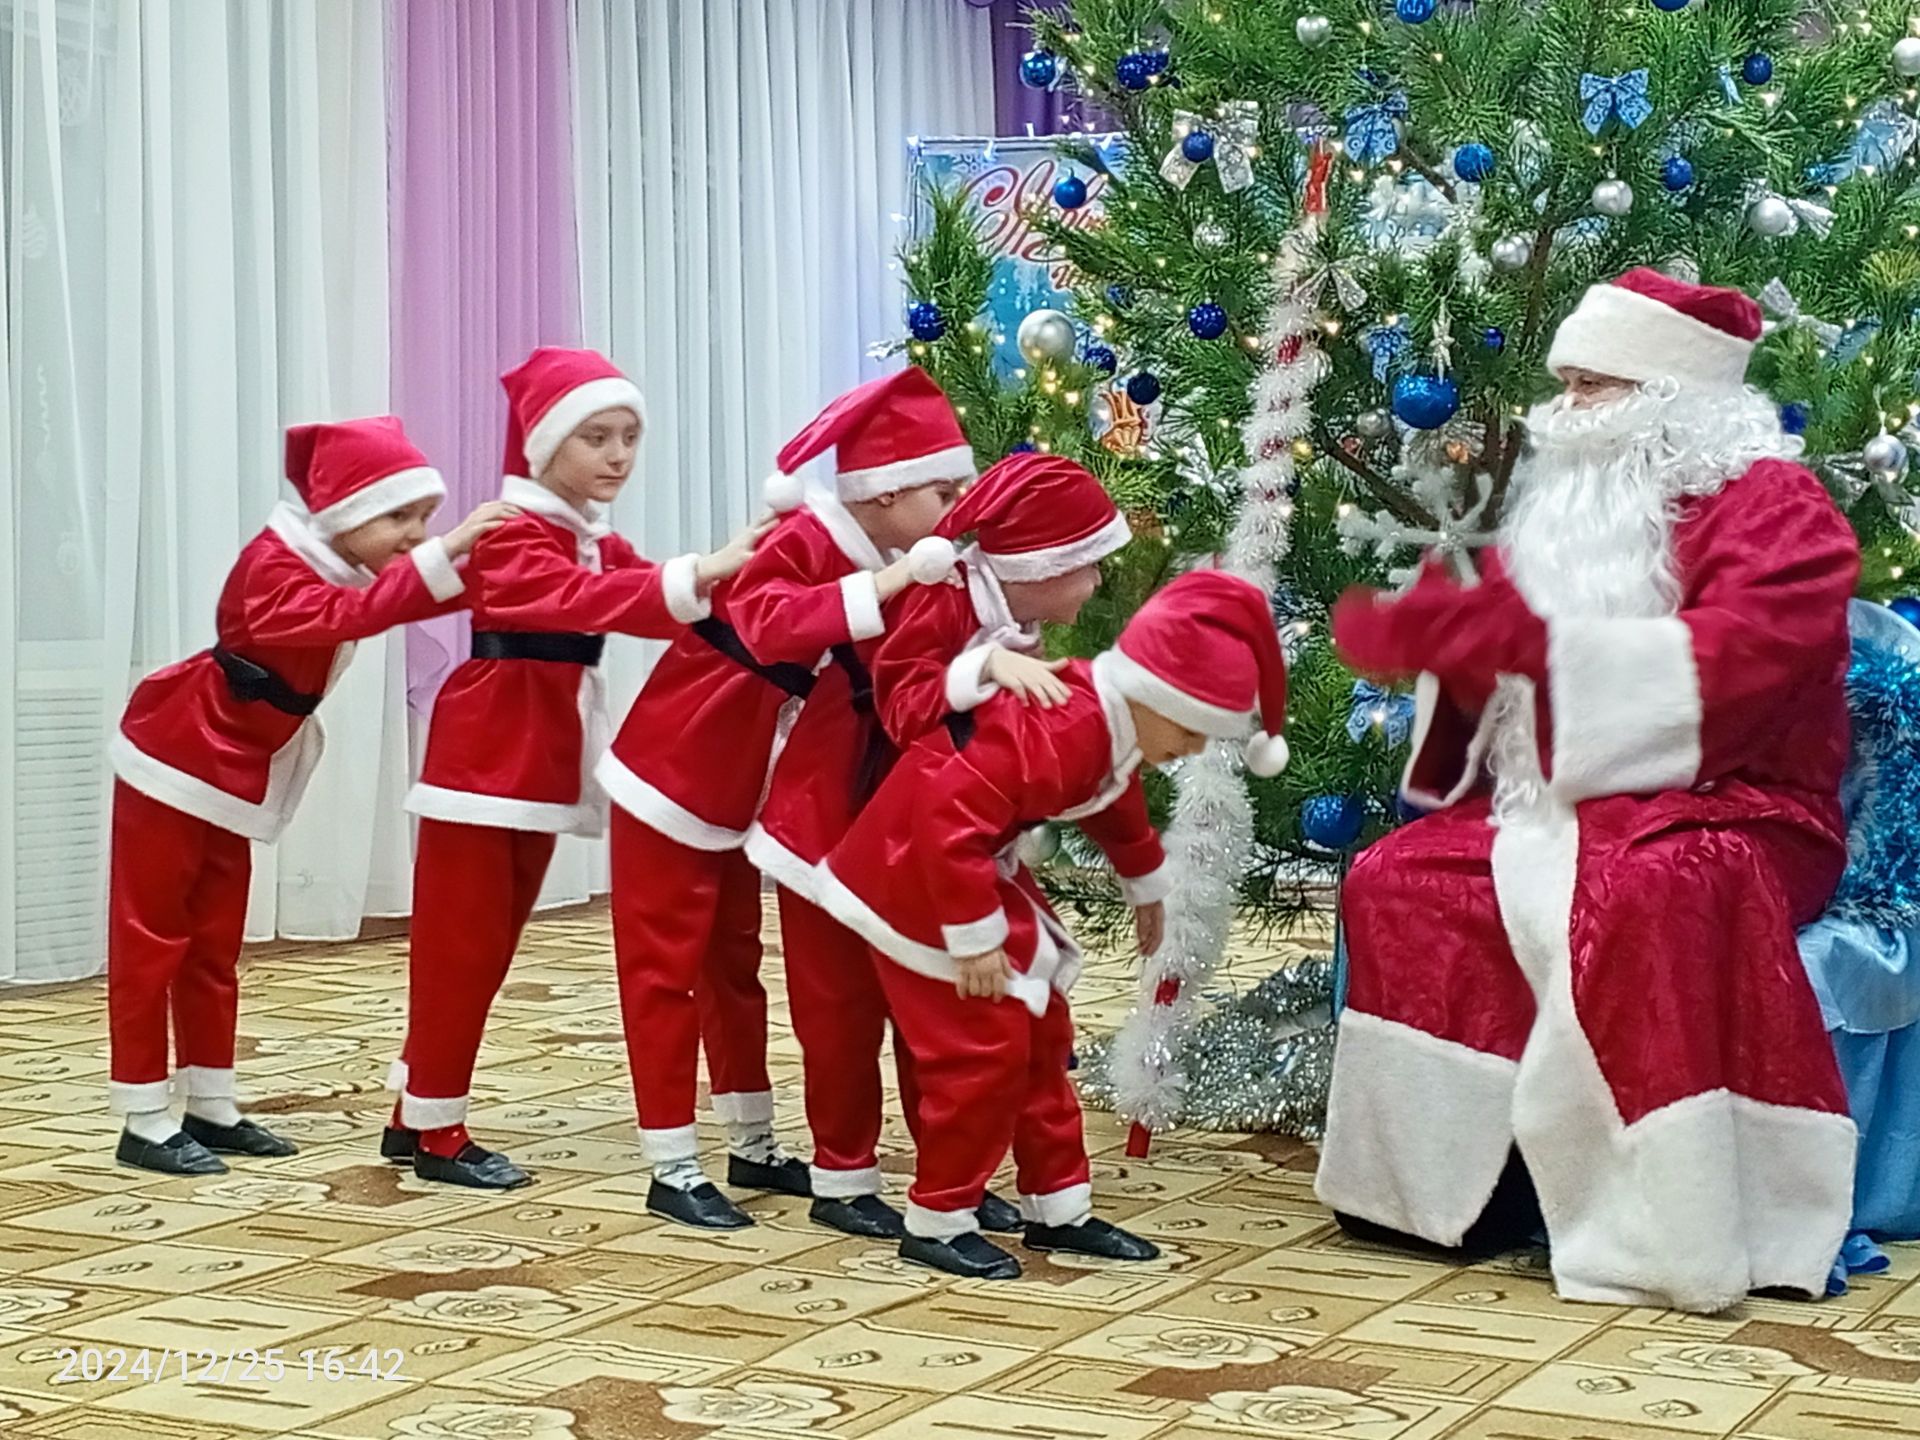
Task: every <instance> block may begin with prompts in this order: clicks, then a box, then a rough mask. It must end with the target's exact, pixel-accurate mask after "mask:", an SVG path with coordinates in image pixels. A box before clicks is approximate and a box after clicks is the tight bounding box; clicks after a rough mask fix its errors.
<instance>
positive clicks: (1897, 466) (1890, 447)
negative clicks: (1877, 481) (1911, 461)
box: [1860, 434, 1907, 478]
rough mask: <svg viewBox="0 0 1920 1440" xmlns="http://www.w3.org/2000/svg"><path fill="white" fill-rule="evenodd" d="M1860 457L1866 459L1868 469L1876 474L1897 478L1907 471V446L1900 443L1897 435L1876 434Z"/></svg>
mask: <svg viewBox="0 0 1920 1440" xmlns="http://www.w3.org/2000/svg"><path fill="white" fill-rule="evenodd" d="M1860 458H1861V459H1862V460H1864V461H1866V464H1867V469H1869V470H1871V471H1872V472H1873V473H1874V474H1876V475H1883V476H1889V477H1896V478H1897V477H1899V476H1901V475H1904V474H1906V473H1907V447H1906V446H1905V445H1903V444H1901V443H1900V440H1899V438H1898V437H1897V436H1893V435H1887V434H1880V435H1876V436H1874V437H1873V439H1871V440H1869V441H1868V442H1867V444H1866V448H1865V449H1863V450H1862V451H1861V452H1860Z"/></svg>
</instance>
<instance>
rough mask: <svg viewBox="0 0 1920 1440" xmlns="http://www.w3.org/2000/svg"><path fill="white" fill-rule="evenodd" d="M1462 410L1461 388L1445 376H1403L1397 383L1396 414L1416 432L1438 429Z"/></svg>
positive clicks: (1394, 387) (1395, 390) (1394, 397)
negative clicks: (1456, 412)
mask: <svg viewBox="0 0 1920 1440" xmlns="http://www.w3.org/2000/svg"><path fill="white" fill-rule="evenodd" d="M1459 408H1460V387H1459V386H1457V385H1455V384H1454V383H1453V381H1451V380H1449V379H1447V377H1446V376H1444V375H1402V376H1401V377H1400V378H1399V379H1398V380H1396V381H1394V382H1393V413H1394V414H1395V415H1398V416H1399V417H1400V418H1401V420H1403V421H1404V422H1406V423H1407V424H1409V425H1411V426H1412V427H1413V428H1414V429H1416V430H1438V429H1439V428H1440V427H1441V426H1442V425H1444V424H1446V423H1447V421H1449V420H1451V419H1452V418H1453V414H1454V411H1456V410H1458V409H1459Z"/></svg>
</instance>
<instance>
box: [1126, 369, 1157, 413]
mask: <svg viewBox="0 0 1920 1440" xmlns="http://www.w3.org/2000/svg"><path fill="white" fill-rule="evenodd" d="M1127 398H1128V399H1129V400H1131V401H1133V403H1134V404H1136V405H1151V404H1152V403H1153V402H1154V401H1156V400H1158V399H1159V398H1160V380H1159V377H1158V376H1156V375H1154V374H1152V373H1151V372H1149V371H1146V370H1142V371H1141V372H1140V373H1139V374H1138V375H1129V376H1128V377H1127Z"/></svg>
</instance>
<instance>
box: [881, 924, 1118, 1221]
mask: <svg viewBox="0 0 1920 1440" xmlns="http://www.w3.org/2000/svg"><path fill="white" fill-rule="evenodd" d="M874 965H875V966H876V968H877V969H878V970H879V973H880V984H881V987H882V989H884V990H885V992H886V996H887V1002H888V1004H889V1006H890V1007H891V1008H892V1010H893V1018H894V1023H895V1024H897V1025H898V1026H899V1027H900V1032H901V1034H903V1035H904V1036H905V1037H906V1041H907V1048H908V1049H909V1050H911V1051H912V1052H913V1063H914V1071H915V1074H916V1075H917V1077H918V1079H919V1084H920V1107H919V1108H920V1133H919V1158H918V1163H917V1165H916V1166H915V1169H914V1176H913V1185H912V1187H911V1188H910V1189H909V1190H908V1191H907V1230H908V1231H909V1232H910V1233H911V1234H914V1235H920V1236H924V1237H927V1238H930V1239H937V1240H950V1239H952V1238H953V1237H954V1236H956V1235H961V1234H964V1233H966V1232H967V1231H969V1230H977V1229H978V1228H979V1224H978V1222H977V1221H976V1220H975V1219H974V1215H973V1212H974V1210H975V1208H976V1207H977V1206H978V1205H979V1204H980V1201H981V1199H982V1198H983V1197H984V1196H985V1195H986V1192H987V1182H988V1181H989V1180H991V1179H992V1178H993V1172H994V1171H995V1170H998V1169H999V1168H1000V1162H1001V1161H1002V1160H1003V1159H1005V1158H1006V1154H1007V1148H1008V1146H1009V1145H1011V1146H1012V1148H1013V1160H1014V1166H1015V1169H1016V1173H1017V1178H1018V1181H1019V1187H1020V1213H1021V1214H1022V1215H1024V1216H1025V1217H1026V1218H1027V1219H1028V1220H1032V1221H1037V1222H1038V1223H1040V1224H1042V1225H1076V1224H1078V1223H1079V1222H1080V1221H1082V1220H1084V1219H1086V1218H1087V1215H1088V1213H1089V1211H1090V1209H1091V1203H1092V1195H1093V1187H1092V1184H1091V1182H1090V1172H1089V1170H1088V1168H1087V1145H1086V1139H1085V1137H1084V1136H1083V1135H1082V1134H1081V1130H1080V1097H1079V1096H1078V1095H1076V1094H1075V1093H1074V1089H1073V1082H1072V1081H1071V1080H1069V1079H1068V1078H1067V1057H1068V1056H1069V1055H1070V1054H1071V1053H1072V1050H1073V1014H1072V1012H1071V1011H1070V1010H1069V1009H1068V1007H1067V1002H1066V999H1065V997H1063V996H1061V995H1058V994H1056V995H1054V996H1053V997H1052V1000H1051V1002H1050V1003H1049V1004H1048V1006H1047V1013H1046V1014H1045V1015H1044V1016H1042V1017H1041V1018H1039V1019H1037V1020H1036V1019H1035V1018H1034V1016H1033V1012H1032V1011H1030V1010H1028V1009H1027V1008H1026V1006H1024V1005H1022V1004H1021V1003H1020V1002H1019V1001H1017V1000H999V1001H994V1000H965V999H962V998H961V997H960V996H959V995H958V994H957V993H956V992H955V990H954V988H953V982H952V981H951V980H934V979H930V978H928V977H927V976H925V975H918V974H915V973H914V972H913V971H911V970H909V969H907V968H906V967H905V966H904V965H901V964H899V963H898V962H896V961H893V960H889V959H888V958H887V957H886V956H885V955H881V954H879V953H877V952H876V953H875V954H874Z"/></svg>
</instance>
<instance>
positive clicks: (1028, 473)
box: [934, 451, 1133, 581]
mask: <svg viewBox="0 0 1920 1440" xmlns="http://www.w3.org/2000/svg"><path fill="white" fill-rule="evenodd" d="M969 532H971V533H972V534H973V536H974V538H975V540H977V541H978V542H979V545H980V553H981V555H982V556H983V557H984V558H985V559H986V562H987V564H988V565H989V566H990V567H991V568H992V570H993V573H994V574H995V575H996V576H997V577H998V578H999V579H1001V580H1003V581H1004V580H1016V581H1019V580H1050V579H1052V578H1053V577H1054V576H1056V575H1065V574H1067V573H1069V572H1070V571H1074V570H1078V569H1079V568H1080V567H1081V566H1083V565H1092V564H1094V563H1096V562H1097V561H1100V560H1104V559H1106V557H1107V556H1109V555H1111V554H1113V552H1114V551H1116V550H1118V549H1120V547H1121V546H1123V545H1125V544H1126V543H1127V541H1129V540H1131V539H1132V538H1133V532H1132V531H1131V530H1129V529H1128V528H1127V521H1126V517H1125V516H1123V515H1122V514H1121V513H1120V511H1119V509H1118V508H1117V507H1116V506H1115V505H1114V503H1113V497H1111V496H1110V495H1108V494H1107V492H1106V488H1105V487H1104V486H1102V485H1101V483H1100V482H1099V481H1098V480H1097V479H1095V478H1094V475H1093V472H1092V471H1091V470H1089V469H1087V467H1086V466H1084V465H1081V464H1078V463H1076V462H1075V461H1072V460H1069V459H1067V458H1066V457H1065V456H1064V455H1042V454H1040V453H1038V452H1037V451H1023V452H1021V453H1020V454H1017V455H1009V456H1007V458H1006V459H1004V460H1002V461H1001V462H1000V463H999V464H997V465H993V466H990V467H989V468H988V470H987V473H986V474H984V475H982V476H981V477H980V479H979V480H978V481H977V482H976V483H975V484H974V485H973V486H971V487H970V488H969V489H968V490H967V493H966V494H964V495H962V496H961V497H960V503H959V504H957V505H955V506H954V507H953V509H951V510H949V511H948V512H947V513H946V515H945V517H944V518H942V520H941V521H940V524H939V525H938V526H937V527H936V528H935V530H934V533H935V534H936V535H944V536H947V537H948V538H949V539H957V538H958V537H960V536H962V535H965V534H968V533H969Z"/></svg>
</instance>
